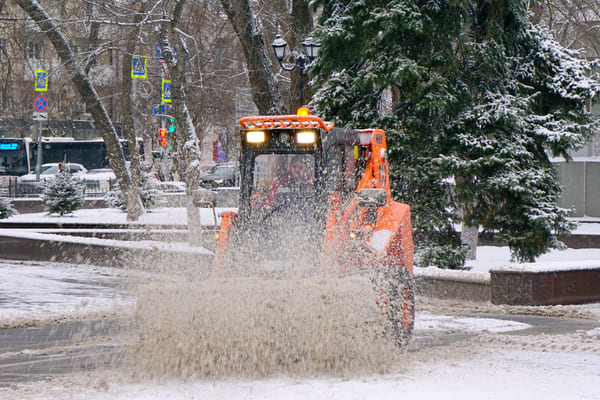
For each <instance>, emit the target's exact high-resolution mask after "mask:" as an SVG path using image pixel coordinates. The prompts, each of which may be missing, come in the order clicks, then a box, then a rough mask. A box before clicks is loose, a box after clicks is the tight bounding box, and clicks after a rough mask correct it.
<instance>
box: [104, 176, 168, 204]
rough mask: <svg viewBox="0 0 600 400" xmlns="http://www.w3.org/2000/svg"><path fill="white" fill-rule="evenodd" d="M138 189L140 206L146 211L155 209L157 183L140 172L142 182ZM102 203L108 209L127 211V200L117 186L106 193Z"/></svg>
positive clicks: (157, 191) (157, 193) (157, 195)
mask: <svg viewBox="0 0 600 400" xmlns="http://www.w3.org/2000/svg"><path fill="white" fill-rule="evenodd" d="M141 183H142V184H141V188H140V197H141V199H142V205H143V206H144V208H145V209H146V210H150V209H152V208H154V207H156V204H157V202H158V197H159V195H160V191H159V190H158V189H157V186H158V185H157V181H156V179H155V178H153V177H152V176H151V175H150V174H148V173H146V172H142V182H141ZM104 203H105V204H106V205H107V206H108V207H112V208H118V209H120V210H121V211H123V212H125V211H127V200H126V199H125V196H124V195H123V192H122V191H121V189H120V188H119V185H115V190H111V191H110V192H107V193H106V195H105V196H104Z"/></svg>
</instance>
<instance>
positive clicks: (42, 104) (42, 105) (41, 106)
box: [33, 96, 48, 111]
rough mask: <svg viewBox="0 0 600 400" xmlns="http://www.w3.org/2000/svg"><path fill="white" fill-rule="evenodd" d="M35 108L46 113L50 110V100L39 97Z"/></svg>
mask: <svg viewBox="0 0 600 400" xmlns="http://www.w3.org/2000/svg"><path fill="white" fill-rule="evenodd" d="M33 106H34V107H35V109H36V110H37V111H46V109H47V108H48V99H47V98H46V97H45V96H38V97H36V98H35V101H34V102H33Z"/></svg>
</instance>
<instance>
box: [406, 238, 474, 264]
mask: <svg viewBox="0 0 600 400" xmlns="http://www.w3.org/2000/svg"><path fill="white" fill-rule="evenodd" d="M466 254H467V248H466V247H465V246H453V245H449V244H440V243H432V242H430V243H427V244H421V245H417V246H415V265H416V266H417V267H430V266H435V267H438V268H444V269H465V267H464V264H465V257H466Z"/></svg>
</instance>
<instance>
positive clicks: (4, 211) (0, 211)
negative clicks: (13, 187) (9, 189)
mask: <svg viewBox="0 0 600 400" xmlns="http://www.w3.org/2000/svg"><path fill="white" fill-rule="evenodd" d="M16 213H17V211H16V210H15V209H14V208H13V206H12V204H10V201H8V199H5V198H2V197H0V219H5V218H8V217H11V216H13V215H15V214H16Z"/></svg>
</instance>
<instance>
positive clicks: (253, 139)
mask: <svg viewBox="0 0 600 400" xmlns="http://www.w3.org/2000/svg"><path fill="white" fill-rule="evenodd" d="M264 141H265V132H264V131H248V132H246V142H248V143H263V142H264Z"/></svg>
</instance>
